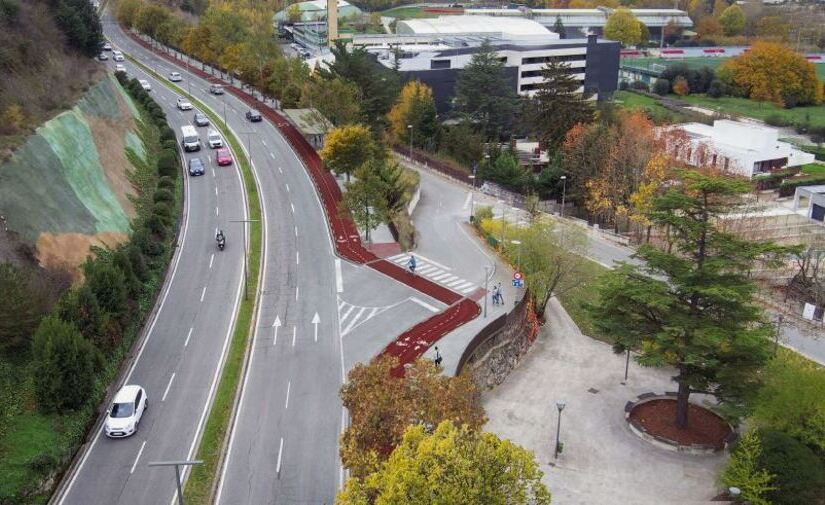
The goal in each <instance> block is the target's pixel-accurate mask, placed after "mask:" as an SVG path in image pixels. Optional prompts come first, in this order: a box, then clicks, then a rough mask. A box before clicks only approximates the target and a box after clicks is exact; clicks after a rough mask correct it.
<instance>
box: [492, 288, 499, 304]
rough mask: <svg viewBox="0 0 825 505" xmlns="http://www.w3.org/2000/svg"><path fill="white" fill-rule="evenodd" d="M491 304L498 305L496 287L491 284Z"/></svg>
mask: <svg viewBox="0 0 825 505" xmlns="http://www.w3.org/2000/svg"><path fill="white" fill-rule="evenodd" d="M493 305H498V288H497V287H496V286H493Z"/></svg>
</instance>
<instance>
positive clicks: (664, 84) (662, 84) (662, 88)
mask: <svg viewBox="0 0 825 505" xmlns="http://www.w3.org/2000/svg"><path fill="white" fill-rule="evenodd" d="M653 92H654V93H656V94H657V95H660V96H665V95H667V94H668V93H670V81H669V80H667V79H656V82H655V83H654V84H653Z"/></svg>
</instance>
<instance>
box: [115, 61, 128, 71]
mask: <svg viewBox="0 0 825 505" xmlns="http://www.w3.org/2000/svg"><path fill="white" fill-rule="evenodd" d="M115 72H126V67H124V66H123V64H122V63H118V64H117V65H115Z"/></svg>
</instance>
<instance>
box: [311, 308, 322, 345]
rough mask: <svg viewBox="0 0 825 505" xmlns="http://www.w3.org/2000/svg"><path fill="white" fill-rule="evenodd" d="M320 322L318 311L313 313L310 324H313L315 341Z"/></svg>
mask: <svg viewBox="0 0 825 505" xmlns="http://www.w3.org/2000/svg"><path fill="white" fill-rule="evenodd" d="M320 322H321V318H320V317H318V313H317V312H316V313H315V317H313V318H312V324H314V325H315V341H316V342H317V341H318V323H320Z"/></svg>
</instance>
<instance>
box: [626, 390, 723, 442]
mask: <svg viewBox="0 0 825 505" xmlns="http://www.w3.org/2000/svg"><path fill="white" fill-rule="evenodd" d="M625 410H626V416H625V417H626V418H627V421H628V423H629V425H630V428H631V430H632V431H633V432H634V433H636V434H637V435H639V436H640V437H641V438H643V439H645V440H648V441H651V442H653V443H654V444H655V445H658V446H660V447H663V448H666V449H669V450H674V451H680V452H689V453H693V454H706V453H711V452H716V451H720V450H722V449H724V448H725V446H726V445H727V444H728V442H729V441H730V440H731V438H732V436H733V429H732V428H731V426H730V424H728V423H727V422H726V421H725V420H724V419H722V418H721V417H720V416H718V415H717V414H715V413H714V412H711V411H710V410H708V409H706V408H704V407H700V406H699V405H695V404H692V403H691V404H690V406H689V408H688V426H687V428H685V429H680V428H677V427H676V425H675V423H674V419H675V418H676V398H674V397H673V396H672V395H664V396H654V395H651V396H650V397H647V398H643V399H640V400H639V401H637V402H636V403H633V404H628V408H626V409H625Z"/></svg>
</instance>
